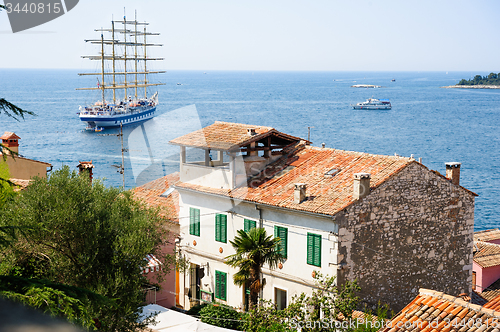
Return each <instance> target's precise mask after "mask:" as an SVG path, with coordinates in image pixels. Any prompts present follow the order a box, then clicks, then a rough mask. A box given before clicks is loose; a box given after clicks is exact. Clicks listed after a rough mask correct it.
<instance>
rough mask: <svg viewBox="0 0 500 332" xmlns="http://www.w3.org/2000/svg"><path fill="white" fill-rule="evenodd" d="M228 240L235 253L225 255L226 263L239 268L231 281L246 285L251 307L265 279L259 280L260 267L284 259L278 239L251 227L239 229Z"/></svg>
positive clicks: (272, 264) (255, 302)
mask: <svg viewBox="0 0 500 332" xmlns="http://www.w3.org/2000/svg"><path fill="white" fill-rule="evenodd" d="M229 242H230V243H231V245H232V246H233V248H234V249H235V250H236V253H235V254H234V255H230V256H228V257H226V264H227V265H229V266H231V267H234V268H239V271H238V272H236V273H235V274H234V276H233V281H234V283H235V285H238V286H246V287H248V289H249V290H250V303H251V306H252V307H253V306H255V305H257V302H258V299H259V292H260V290H261V289H263V288H264V286H265V280H264V281H263V282H261V280H260V279H261V275H262V267H263V266H264V264H268V265H269V268H270V269H274V268H276V267H277V266H278V264H279V263H281V262H283V261H284V259H285V258H284V256H283V254H282V253H281V250H280V248H279V246H278V244H279V243H280V239H279V238H273V237H272V236H271V235H270V236H267V233H266V230H265V229H264V228H252V229H251V230H250V231H248V232H245V231H244V230H242V229H240V230H239V231H238V236H236V237H235V238H234V241H229Z"/></svg>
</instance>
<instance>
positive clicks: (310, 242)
mask: <svg viewBox="0 0 500 332" xmlns="http://www.w3.org/2000/svg"><path fill="white" fill-rule="evenodd" d="M313 256H314V234H311V233H307V264H309V265H313Z"/></svg>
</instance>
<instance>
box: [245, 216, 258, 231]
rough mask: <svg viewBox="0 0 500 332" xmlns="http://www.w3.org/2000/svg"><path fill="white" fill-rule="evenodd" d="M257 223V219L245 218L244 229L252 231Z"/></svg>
mask: <svg viewBox="0 0 500 332" xmlns="http://www.w3.org/2000/svg"><path fill="white" fill-rule="evenodd" d="M256 224H257V223H256V222H255V220H249V219H245V220H244V227H243V229H244V231H245V232H248V231H250V230H251V229H252V228H255V227H256Z"/></svg>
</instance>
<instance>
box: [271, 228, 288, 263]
mask: <svg viewBox="0 0 500 332" xmlns="http://www.w3.org/2000/svg"><path fill="white" fill-rule="evenodd" d="M274 237H279V238H280V239H281V242H280V245H279V249H280V250H281V253H282V254H283V256H284V257H285V258H287V254H288V228H286V227H280V226H274Z"/></svg>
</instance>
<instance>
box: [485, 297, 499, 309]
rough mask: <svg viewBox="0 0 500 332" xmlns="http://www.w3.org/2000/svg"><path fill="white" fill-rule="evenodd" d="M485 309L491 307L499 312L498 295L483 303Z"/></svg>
mask: <svg viewBox="0 0 500 332" xmlns="http://www.w3.org/2000/svg"><path fill="white" fill-rule="evenodd" d="M484 307H485V308H486V309H493V310H495V311H498V312H500V295H497V296H496V297H494V298H493V299H491V300H490V301H489V302H488V303H486V304H485V305H484Z"/></svg>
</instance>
